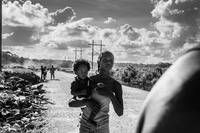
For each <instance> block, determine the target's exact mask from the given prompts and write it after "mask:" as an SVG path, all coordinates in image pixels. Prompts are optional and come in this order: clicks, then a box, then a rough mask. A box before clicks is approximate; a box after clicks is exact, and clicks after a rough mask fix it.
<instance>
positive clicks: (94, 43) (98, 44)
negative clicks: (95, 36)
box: [89, 40, 105, 69]
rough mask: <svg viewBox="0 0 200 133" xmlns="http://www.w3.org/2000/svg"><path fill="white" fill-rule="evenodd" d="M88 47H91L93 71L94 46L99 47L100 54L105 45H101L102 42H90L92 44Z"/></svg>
mask: <svg viewBox="0 0 200 133" xmlns="http://www.w3.org/2000/svg"><path fill="white" fill-rule="evenodd" d="M89 45H92V69H93V58H94V46H99V47H100V52H102V47H103V46H105V45H103V44H102V40H100V42H97V41H94V40H92V44H89Z"/></svg>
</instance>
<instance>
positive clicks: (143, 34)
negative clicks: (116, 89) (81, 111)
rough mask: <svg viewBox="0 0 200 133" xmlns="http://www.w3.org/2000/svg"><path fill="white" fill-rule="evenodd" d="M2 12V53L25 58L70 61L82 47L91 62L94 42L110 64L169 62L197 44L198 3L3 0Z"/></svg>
mask: <svg viewBox="0 0 200 133" xmlns="http://www.w3.org/2000/svg"><path fill="white" fill-rule="evenodd" d="M2 11H3V14H2V25H3V31H2V38H3V40H2V41H3V50H4V51H11V52H12V53H14V54H17V55H19V56H23V57H28V58H36V59H65V60H74V59H75V51H74V50H75V49H77V50H80V49H81V48H82V49H83V52H82V57H83V58H86V59H88V60H91V59H92V57H91V45H89V44H91V43H92V40H94V43H95V44H100V43H101V42H102V44H103V45H104V46H103V50H110V51H111V52H113V53H114V55H115V61H116V62H135V63H158V62H173V61H174V60H175V59H176V58H177V57H179V56H180V55H181V54H182V53H183V52H184V51H185V50H186V49H187V48H189V47H191V46H193V45H195V44H199V43H200V0H31V1H30V0H3V2H2ZM99 51H100V47H99V46H95V47H94V52H95V57H94V60H96V58H97V55H98V53H99ZM77 58H80V51H79V52H77Z"/></svg>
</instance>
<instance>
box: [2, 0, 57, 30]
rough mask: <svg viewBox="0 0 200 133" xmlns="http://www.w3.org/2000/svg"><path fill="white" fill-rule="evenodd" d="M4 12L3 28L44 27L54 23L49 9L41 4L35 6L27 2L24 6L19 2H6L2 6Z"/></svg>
mask: <svg viewBox="0 0 200 133" xmlns="http://www.w3.org/2000/svg"><path fill="white" fill-rule="evenodd" d="M2 10H3V12H4V13H3V14H2V25H3V26H12V27H17V26H26V27H34V26H35V27H43V26H44V25H46V24H49V23H51V22H52V21H53V19H52V18H51V16H50V15H49V13H48V9H46V8H44V7H43V6H41V5H40V4H35V5H34V4H32V3H31V1H26V2H25V3H24V4H22V5H21V4H20V3H19V2H18V1H14V2H13V3H12V2H6V3H4V4H3V5H2Z"/></svg>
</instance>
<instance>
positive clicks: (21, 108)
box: [0, 73, 48, 133]
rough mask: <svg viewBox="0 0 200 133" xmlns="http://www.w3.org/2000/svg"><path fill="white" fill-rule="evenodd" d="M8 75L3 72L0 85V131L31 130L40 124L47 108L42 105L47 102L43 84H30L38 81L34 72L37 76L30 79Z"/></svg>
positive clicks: (16, 131)
mask: <svg viewBox="0 0 200 133" xmlns="http://www.w3.org/2000/svg"><path fill="white" fill-rule="evenodd" d="M8 75H11V74H8V73H7V74H4V77H3V79H2V80H1V85H0V133H10V132H13V133H21V132H26V133H27V132H33V131H34V130H36V129H37V128H40V127H41V126H42V124H41V125H38V123H41V121H42V120H41V118H42V117H41V116H42V115H43V113H44V112H45V110H47V109H46V108H44V106H43V104H46V103H48V99H47V98H44V93H45V90H44V89H42V87H43V84H35V85H33V84H32V83H33V81H34V83H37V82H39V81H37V80H38V77H37V75H35V74H32V75H33V77H37V78H36V79H34V80H32V81H29V80H26V79H23V78H20V77H18V76H17V74H15V76H8ZM19 75H20V74H19ZM24 76H25V74H24ZM29 76H30V74H29Z"/></svg>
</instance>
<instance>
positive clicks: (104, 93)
mask: <svg viewBox="0 0 200 133" xmlns="http://www.w3.org/2000/svg"><path fill="white" fill-rule="evenodd" d="M97 64H98V73H97V74H96V75H94V76H91V77H88V76H87V74H88V71H89V70H90V64H89V62H88V61H87V60H84V59H79V60H76V61H75V63H74V66H73V70H74V73H75V74H76V77H75V80H74V81H73V82H72V83H71V94H72V95H73V97H72V98H71V99H70V100H69V103H68V104H69V106H70V107H80V108H81V110H82V113H81V118H80V127H79V132H80V133H109V132H110V130H109V104H110V103H112V105H113V108H114V111H115V112H116V114H117V115H118V116H121V115H123V112H124V105H123V97H122V86H121V84H120V83H119V82H117V81H116V80H115V79H113V78H112V77H110V75H109V73H110V71H111V70H112V67H113V65H114V55H113V54H112V53H111V52H109V51H104V52H102V53H101V54H100V55H99V57H98V60H97ZM199 79H200V45H199V46H197V47H195V48H193V49H191V50H189V51H187V52H186V53H185V54H184V55H182V56H181V57H180V58H179V59H178V60H177V61H176V62H175V63H174V64H173V65H172V66H171V67H170V68H169V69H168V70H167V71H166V72H165V73H164V74H163V76H161V78H160V79H159V80H158V82H157V83H156V84H155V85H154V87H153V88H152V90H151V92H150V93H149V94H148V96H147V98H146V99H145V101H144V105H143V107H142V110H141V112H140V115H139V119H138V122H137V125H136V131H135V133H200V126H199V125H200V103H199V102H200V84H199V81H200V80H199Z"/></svg>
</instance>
